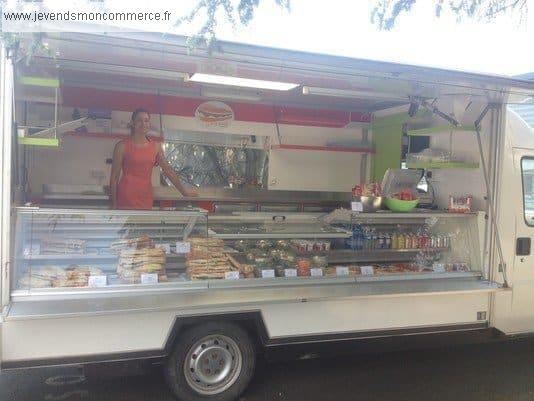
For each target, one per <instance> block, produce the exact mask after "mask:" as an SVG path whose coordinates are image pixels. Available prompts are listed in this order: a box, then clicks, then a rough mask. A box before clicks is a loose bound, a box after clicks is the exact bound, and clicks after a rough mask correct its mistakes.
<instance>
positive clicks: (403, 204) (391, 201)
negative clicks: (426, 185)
mask: <svg viewBox="0 0 534 401" xmlns="http://www.w3.org/2000/svg"><path fill="white" fill-rule="evenodd" d="M384 202H385V204H386V206H387V208H388V209H389V210H391V211H392V212H411V211H412V210H413V209H415V207H416V206H417V204H418V203H419V199H416V200H413V201H407V200H399V199H395V198H386V199H385V200H384Z"/></svg>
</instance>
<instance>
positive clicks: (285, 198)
mask: <svg viewBox="0 0 534 401" xmlns="http://www.w3.org/2000/svg"><path fill="white" fill-rule="evenodd" d="M153 191H154V199H155V200H174V201H224V202H273V203H338V202H349V201H350V199H351V194H350V193H349V192H314V191H269V190H266V189H253V188H250V189H232V188H200V189H198V192H199V196H198V197H184V196H182V195H181V194H180V192H178V190H176V189H175V188H174V187H154V188H153ZM39 198H40V199H44V200H107V199H109V196H108V195H106V194H104V193H101V194H97V193H83V192H79V193H75V192H68V193H67V192H65V193H58V192H44V193H42V194H40V195H35V199H39Z"/></svg>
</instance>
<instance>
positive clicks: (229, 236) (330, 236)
mask: <svg viewBox="0 0 534 401" xmlns="http://www.w3.org/2000/svg"><path fill="white" fill-rule="evenodd" d="M350 236H351V234H350V233H346V232H337V233H305V234H304V233H259V234H237V233H230V234H218V233H212V234H210V235H209V237H211V238H221V239H323V238H324V239H335V238H349V237H350Z"/></svg>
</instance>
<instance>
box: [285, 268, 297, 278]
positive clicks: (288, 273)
mask: <svg viewBox="0 0 534 401" xmlns="http://www.w3.org/2000/svg"><path fill="white" fill-rule="evenodd" d="M284 276H285V277H297V269H285V270H284Z"/></svg>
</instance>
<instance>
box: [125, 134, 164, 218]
mask: <svg viewBox="0 0 534 401" xmlns="http://www.w3.org/2000/svg"><path fill="white" fill-rule="evenodd" d="M157 161H158V146H157V143H156V142H153V141H149V142H148V143H147V144H145V145H136V144H134V142H133V141H132V139H131V138H128V139H126V140H124V158H123V160H122V176H121V179H120V181H119V184H118V187H117V208H119V209H146V210H150V209H152V205H153V203H154V196H153V194H152V180H151V178H152V169H153V168H154V166H155V165H156V164H157Z"/></svg>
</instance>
